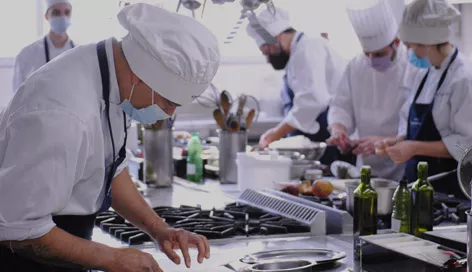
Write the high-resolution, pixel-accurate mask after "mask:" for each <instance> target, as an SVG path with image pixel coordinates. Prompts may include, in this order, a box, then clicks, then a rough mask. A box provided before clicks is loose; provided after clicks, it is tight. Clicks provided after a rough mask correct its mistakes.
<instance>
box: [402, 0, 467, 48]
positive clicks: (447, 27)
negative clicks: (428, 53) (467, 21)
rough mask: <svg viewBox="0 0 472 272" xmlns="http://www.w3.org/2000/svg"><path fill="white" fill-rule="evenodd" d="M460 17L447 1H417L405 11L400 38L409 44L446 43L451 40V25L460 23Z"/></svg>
mask: <svg viewBox="0 0 472 272" xmlns="http://www.w3.org/2000/svg"><path fill="white" fill-rule="evenodd" d="M460 16H461V14H460V12H459V11H458V10H457V9H456V8H455V7H454V6H453V5H451V4H449V3H448V2H447V0H415V1H414V2H412V3H411V4H409V5H408V6H407V7H406V9H405V13H404V15H403V20H402V23H401V25H400V30H399V33H398V36H399V37H400V39H401V40H402V41H403V42H409V43H419V44H425V45H434V44H441V43H445V42H448V41H450V40H451V35H452V29H451V25H452V24H454V23H455V22H458V21H459V20H460Z"/></svg>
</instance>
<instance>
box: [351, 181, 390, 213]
mask: <svg viewBox="0 0 472 272" xmlns="http://www.w3.org/2000/svg"><path fill="white" fill-rule="evenodd" d="M360 183H361V181H360V180H359V179H354V180H349V181H346V183H345V187H346V208H347V211H348V212H350V213H353V212H354V190H356V188H357V187H358V186H359V184H360ZM370 183H371V184H372V187H373V188H374V190H375V191H376V192H377V214H379V215H389V214H392V209H393V203H392V197H393V193H395V190H396V189H397V186H398V183H397V182H396V181H393V180H388V179H378V178H373V179H371V181H370Z"/></svg>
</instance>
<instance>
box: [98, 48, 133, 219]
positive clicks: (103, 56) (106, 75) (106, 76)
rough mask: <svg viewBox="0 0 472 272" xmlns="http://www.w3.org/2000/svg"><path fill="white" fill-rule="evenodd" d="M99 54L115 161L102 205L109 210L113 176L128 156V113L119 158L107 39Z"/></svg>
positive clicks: (124, 119) (124, 121)
mask: <svg viewBox="0 0 472 272" xmlns="http://www.w3.org/2000/svg"><path fill="white" fill-rule="evenodd" d="M97 55H98V60H99V65H100V75H101V78H102V95H103V99H104V100H105V110H106V115H107V122H108V128H109V132H110V139H111V146H112V150H113V163H112V167H110V170H109V172H108V174H107V180H106V184H105V202H104V204H103V206H102V209H101V210H102V211H103V210H108V208H110V206H111V183H112V181H113V177H114V175H115V172H116V169H117V167H118V166H119V165H120V164H121V163H122V162H123V161H124V160H125V158H126V141H127V139H128V132H127V130H126V115H125V113H124V112H123V126H124V130H125V140H124V143H123V146H122V147H121V149H120V152H119V154H118V156H119V157H118V159H116V155H115V154H116V149H115V140H114V138H113V130H112V127H111V120H110V72H109V67H108V58H107V52H106V47H105V41H101V42H99V43H98V44H97Z"/></svg>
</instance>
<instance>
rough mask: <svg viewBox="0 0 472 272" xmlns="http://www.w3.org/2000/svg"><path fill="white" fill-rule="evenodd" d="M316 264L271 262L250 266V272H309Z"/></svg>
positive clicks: (297, 261)
mask: <svg viewBox="0 0 472 272" xmlns="http://www.w3.org/2000/svg"><path fill="white" fill-rule="evenodd" d="M315 265H316V262H312V261H307V260H296V261H294V260H289V261H271V262H264V263H258V264H255V265H252V266H250V267H249V268H248V269H247V270H248V271H251V272H282V271H283V272H311V271H312V268H313V266H315Z"/></svg>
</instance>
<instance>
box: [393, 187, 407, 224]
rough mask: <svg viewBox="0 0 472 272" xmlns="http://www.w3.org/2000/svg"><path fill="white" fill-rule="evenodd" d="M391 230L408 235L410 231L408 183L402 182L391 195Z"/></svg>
mask: <svg viewBox="0 0 472 272" xmlns="http://www.w3.org/2000/svg"><path fill="white" fill-rule="evenodd" d="M392 202H393V211H392V230H393V231H396V232H403V233H410V229H411V192H410V190H409V189H408V181H406V180H402V181H400V184H399V185H398V187H397V189H396V190H395V193H393V198H392Z"/></svg>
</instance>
